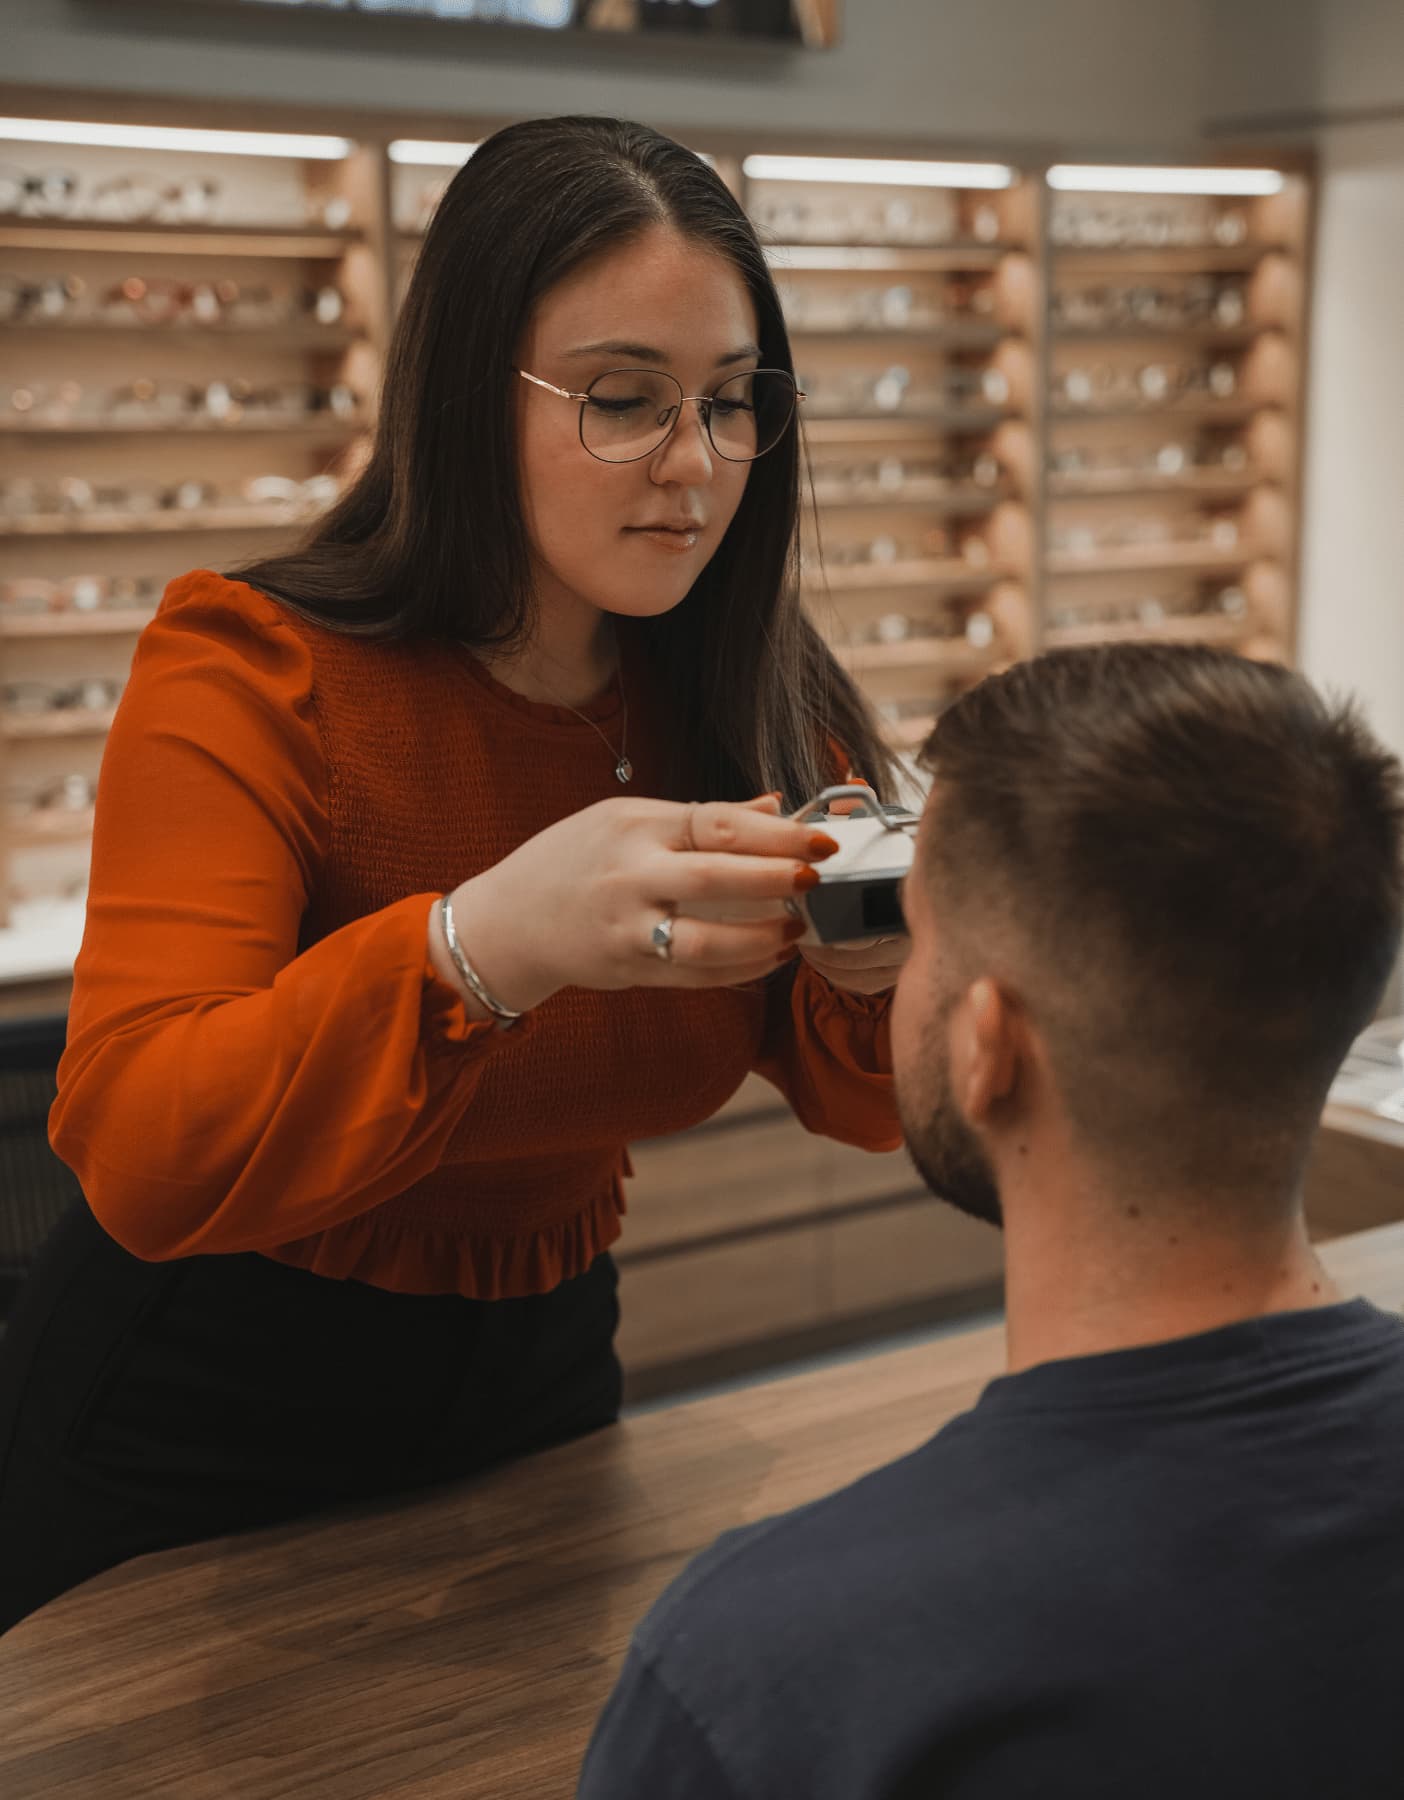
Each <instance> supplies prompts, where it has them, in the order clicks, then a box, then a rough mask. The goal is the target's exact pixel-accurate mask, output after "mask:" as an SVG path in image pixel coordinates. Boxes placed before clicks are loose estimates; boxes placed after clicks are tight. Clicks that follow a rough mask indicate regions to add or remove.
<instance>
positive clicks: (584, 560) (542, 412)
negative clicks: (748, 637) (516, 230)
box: [516, 225, 760, 618]
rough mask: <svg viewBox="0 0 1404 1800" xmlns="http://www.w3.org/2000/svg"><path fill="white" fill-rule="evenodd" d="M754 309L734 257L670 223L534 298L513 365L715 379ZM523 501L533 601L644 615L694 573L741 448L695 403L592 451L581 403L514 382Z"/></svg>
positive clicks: (711, 545)
mask: <svg viewBox="0 0 1404 1800" xmlns="http://www.w3.org/2000/svg"><path fill="white" fill-rule="evenodd" d="M757 337H758V332H757V324H756V314H755V308H754V307H753V306H752V304H751V299H750V295H749V294H748V293H747V291H746V286H745V283H744V282H743V281H742V279H741V277H740V275H739V274H738V273H737V272H736V270H735V269H734V268H733V266H732V265H731V263H729V262H728V261H726V260H725V258H723V257H722V256H719V255H717V254H716V253H715V252H713V251H709V250H706V249H703V248H701V247H700V246H698V245H697V244H695V243H693V242H692V241H691V240H689V239H687V238H684V237H681V236H679V235H678V233H677V232H675V231H673V230H672V229H671V228H669V227H667V226H662V225H659V226H653V227H650V229H649V230H648V231H647V232H646V233H644V235H642V236H641V237H638V238H635V239H634V240H633V241H632V242H630V243H628V244H626V245H624V246H622V247H621V248H620V249H618V250H614V251H611V252H610V253H609V254H608V255H606V256H602V257H600V258H599V259H598V260H597V261H595V262H592V263H590V264H588V265H587V266H586V267H584V268H582V269H580V270H577V271H576V272H575V273H574V274H572V275H569V276H567V277H566V278H565V280H563V281H562V282H560V283H559V284H558V285H557V286H556V287H554V288H553V289H552V290H551V291H550V293H548V294H547V295H546V296H545V298H544V299H543V300H542V301H541V302H540V304H539V305H538V306H537V308H536V311H535V313H534V314H533V316H532V318H531V320H530V322H529V324H528V326H527V329H526V331H525V333H524V334H523V337H522V340H521V344H520V346H519V350H518V357H517V365H516V366H517V367H518V368H519V369H526V370H529V371H530V373H531V374H533V375H537V376H539V377H540V378H541V379H542V380H543V381H549V382H551V383H552V384H553V385H554V386H555V387H558V388H567V389H569V390H570V392H571V393H577V394H578V393H583V392H584V391H585V389H586V388H587V387H588V386H589V385H590V383H591V382H592V381H593V380H594V379H595V377H596V376H598V375H603V374H605V373H606V372H607V371H608V370H611V369H629V368H632V369H658V370H663V371H665V372H666V373H667V374H669V375H672V376H674V377H675V378H676V379H677V380H678V381H679V382H680V383H681V384H682V390H683V393H684V394H688V395H692V394H710V393H712V392H713V391H714V390H715V389H716V388H717V387H718V386H719V385H720V383H721V382H723V381H725V380H726V378H727V377H728V376H729V375H736V374H740V373H742V372H744V371H745V370H748V369H754V368H756V367H758V365H759V361H760V351H759V348H758V344H757ZM516 404H517V409H518V411H517V433H518V445H519V465H518V466H519V472H520V480H521V491H522V507H523V512H524V514H525V517H526V522H527V531H528V534H529V537H530V543H531V553H532V562H533V566H534V573H535V578H536V588H537V596H538V599H539V601H540V604H541V606H542V609H543V611H550V610H552V609H560V608H573V607H578V606H580V605H582V604H583V605H586V606H590V607H593V608H595V609H596V610H597V611H599V612H608V613H619V614H623V615H627V616H630V617H633V618H650V617H653V616H655V615H657V614H659V613H665V612H668V611H669V610H670V609H671V608H672V607H674V606H676V605H677V604H678V602H679V601H680V600H681V599H682V598H683V597H684V595H685V594H686V593H687V591H688V589H689V588H690V587H691V586H692V584H693V582H694V581H695V580H696V579H697V577H698V575H699V574H700V573H701V571H702V570H703V568H705V567H706V565H707V562H708V561H709V559H710V558H711V556H712V555H713V553H714V552H715V550H716V548H717V546H718V544H720V542H721V540H722V537H723V535H724V533H725V531H726V528H727V526H728V525H729V524H730V523H731V520H732V518H733V516H734V515H735V512H736V508H737V506H738V505H739V504H740V501H741V496H742V494H743V493H744V492H745V487H746V478H747V475H748V473H749V468H750V465H749V464H748V463H736V462H728V461H726V460H725V459H723V458H722V457H720V456H718V455H717V453H716V451H715V450H714V449H713V448H712V445H711V443H710V441H709V439H708V437H707V433H706V430H705V427H704V426H703V424H702V420H701V417H700V414H699V409H698V408H697V407H696V406H692V405H686V406H684V407H683V409H682V414H681V417H680V419H679V421H678V423H677V426H676V429H675V430H674V431H673V432H672V434H671V436H670V437H669V438H668V439H667V441H666V442H665V443H664V444H663V445H662V446H661V447H660V448H659V449H658V450H656V451H654V452H653V453H652V454H650V455H648V456H645V457H643V458H642V459H641V460H640V461H637V462H627V463H606V462H600V461H599V460H597V459H596V458H595V457H593V456H591V455H590V453H589V452H588V451H587V450H586V449H585V448H584V446H583V445H582V443H581V441H580V424H579V420H580V405H579V402H578V401H572V400H563V399H561V398H560V396H559V395H556V394H550V393H547V392H545V390H544V389H541V388H538V387H535V386H533V385H532V383H530V382H528V381H520V380H519V381H518V383H517V397H516Z"/></svg>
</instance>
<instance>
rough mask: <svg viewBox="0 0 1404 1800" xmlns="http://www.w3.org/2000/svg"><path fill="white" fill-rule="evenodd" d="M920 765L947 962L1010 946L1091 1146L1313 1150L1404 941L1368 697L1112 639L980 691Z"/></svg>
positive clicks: (1189, 1151)
mask: <svg viewBox="0 0 1404 1800" xmlns="http://www.w3.org/2000/svg"><path fill="white" fill-rule="evenodd" d="M922 763H923V766H924V767H925V768H926V769H927V770H928V771H929V772H930V773H931V775H932V776H933V777H934V789H933V793H934V806H935V812H934V816H933V818H932V821H931V827H932V828H931V831H930V833H929V834H928V837H927V839H926V840H924V841H925V842H926V843H927V844H928V846H929V848H928V851H927V856H926V866H925V869H924V873H925V874H926V876H927V878H928V879H929V881H930V884H931V887H930V892H931V897H932V905H933V910H934V912H935V916H936V918H937V921H938V931H939V932H940V934H941V935H942V936H943V937H946V938H947V939H948V940H949V942H950V945H951V950H952V955H953V957H954V959H955V965H956V966H955V968H954V969H953V971H952V973H953V974H954V975H956V977H957V978H959V975H960V973H961V968H960V965H961V961H962V958H963V957H966V958H967V959H968V955H969V954H970V953H978V954H979V955H980V956H982V957H986V958H987V959H988V958H989V957H992V958H993V959H995V960H996V961H997V960H999V959H1001V958H1002V959H1003V960H1004V964H1005V967H1004V973H1005V974H1006V976H1007V977H1008V978H1009V979H1010V980H1011V981H1012V982H1013V983H1014V985H1015V986H1016V988H1019V989H1021V990H1022V991H1021V992H1020V999H1021V1001H1022V1002H1023V1003H1024V1004H1025V1005H1026V1006H1027V1007H1028V1009H1029V1011H1030V1013H1031V1015H1032V1016H1033V1017H1034V1018H1036V1019H1037V1021H1038V1023H1039V1026H1040V1028H1041V1030H1042V1031H1043V1033H1044V1035H1045V1041H1046V1042H1047V1045H1048V1052H1049V1056H1050V1058H1051V1060H1052V1062H1053V1066H1054V1070H1055V1074H1056V1077H1057V1079H1058V1082H1059V1086H1060V1089H1061V1092H1062V1095H1063V1099H1064V1103H1065V1104H1066V1106H1067V1107H1068V1111H1069V1115H1070V1117H1071V1118H1072V1120H1073V1122H1074V1124H1075V1125H1076V1126H1077V1127H1078V1129H1079V1130H1080V1131H1081V1132H1082V1133H1083V1135H1084V1137H1090V1138H1095V1139H1096V1140H1098V1141H1100V1142H1101V1143H1102V1144H1103V1145H1104V1146H1105V1147H1106V1148H1107V1149H1108V1150H1110V1151H1113V1152H1114V1153H1116V1154H1117V1155H1119V1156H1125V1155H1126V1154H1128V1153H1131V1152H1133V1151H1134V1150H1135V1148H1136V1146H1137V1144H1139V1145H1140V1147H1141V1149H1142V1150H1143V1151H1144V1153H1145V1154H1147V1155H1153V1156H1157V1157H1159V1156H1162V1155H1165V1154H1167V1151H1168V1153H1169V1154H1170V1155H1171V1156H1180V1157H1182V1159H1183V1162H1184V1164H1185V1167H1186V1168H1187V1169H1188V1168H1189V1167H1190V1166H1193V1167H1194V1169H1195V1170H1196V1171H1197V1172H1202V1169H1203V1167H1204V1163H1205V1159H1206V1158H1209V1159H1216V1160H1217V1163H1218V1166H1219V1167H1220V1168H1221V1169H1222V1170H1224V1171H1228V1170H1229V1169H1230V1168H1232V1167H1236V1166H1238V1165H1239V1164H1240V1162H1241V1161H1242V1159H1243V1158H1252V1159H1254V1160H1253V1162H1252V1164H1251V1166H1253V1167H1258V1166H1260V1165H1261V1159H1262V1157H1263V1155H1264V1154H1271V1153H1272V1147H1273V1146H1274V1145H1276V1146H1277V1147H1278V1149H1280V1150H1281V1151H1282V1153H1283V1154H1284V1156H1285V1155H1289V1154H1290V1155H1295V1156H1297V1157H1298V1158H1300V1156H1301V1155H1303V1154H1304V1153H1305V1148H1306V1144H1307V1143H1308V1142H1309V1139H1310V1134H1311V1131H1312V1129H1313V1128H1314V1126H1315V1124H1316V1120H1317V1117H1318V1116H1319V1112H1320V1107H1321V1104H1322V1101H1323V1100H1324V1097H1325V1094H1326V1090H1327V1088H1328V1087H1329V1084H1330V1081H1331V1079H1332V1077H1333V1076H1334V1074H1335V1072H1336V1070H1337V1069H1338V1067H1339V1066H1340V1063H1341V1060H1342V1058H1343V1057H1344V1055H1345V1053H1346V1051H1347V1049H1348V1048H1349V1046H1350V1043H1351V1040H1352V1038H1353V1037H1354V1036H1355V1034H1356V1033H1357V1032H1358V1031H1359V1030H1360V1029H1361V1028H1362V1027H1363V1026H1364V1025H1365V1024H1366V1023H1368V1021H1369V1019H1370V1017H1371V1015H1372V1012H1373V1009H1374V1007H1375V1006H1376V1004H1377V1003H1378V1001H1379V997H1380V994H1381V992H1382V990H1383V988H1384V985H1385V983H1386V981H1387V980H1388V977H1389V973H1390V970H1391V968H1392V966H1393V963H1394V959H1395V957H1396V955H1397V953H1398V949H1399V942H1400V920H1401V907H1402V906H1404V774H1402V773H1401V769H1400V765H1399V763H1398V761H1397V760H1396V759H1395V758H1394V757H1393V756H1392V755H1390V754H1389V753H1388V752H1387V751H1386V750H1385V749H1384V748H1383V747H1382V746H1381V745H1380V744H1379V743H1378V742H1377V741H1376V740H1375V738H1374V737H1373V736H1372V735H1371V733H1370V731H1369V730H1368V729H1367V727H1366V726H1365V724H1364V722H1363V720H1362V719H1361V717H1360V715H1359V713H1358V711H1357V710H1356V708H1355V707H1354V706H1353V705H1352V704H1348V703H1347V704H1328V703H1327V702H1325V701H1323V700H1322V698H1321V697H1320V696H1319V695H1318V694H1317V693H1316V692H1315V691H1314V690H1313V688H1312V687H1311V686H1310V685H1309V684H1308V683H1307V682H1306V681H1305V680H1303V679H1302V677H1301V676H1299V675H1297V674H1294V673H1292V672H1291V671H1289V670H1287V669H1285V668H1282V667H1279V666H1276V665H1271V664H1266V663H1260V662H1252V661H1249V660H1247V659H1245V658H1241V657H1238V656H1234V655H1231V654H1229V653H1227V652H1222V651H1216V650H1210V649H1205V648H1200V647H1194V646H1172V645H1115V646H1112V645H1102V646H1097V647H1093V648H1090V649H1079V650H1067V651H1056V652H1053V653H1050V654H1047V655H1043V656H1039V657H1036V658H1035V659H1033V660H1032V661H1029V662H1026V663H1022V664H1018V665H1016V666H1015V667H1013V668H1011V669H1009V670H1008V671H1007V672H1005V673H1003V674H1000V675H997V676H993V677H991V678H989V679H988V680H986V681H984V682H982V683H981V684H980V685H979V686H977V687H976V688H974V689H972V690H971V691H970V692H969V693H968V694H966V695H964V696H963V697H962V698H961V699H959V700H958V701H957V702H956V703H955V704H954V705H953V706H951V707H950V708H949V710H948V711H946V712H945V713H944V714H943V715H942V717H941V719H940V720H939V722H938V724H937V727H936V729H935V731H934V732H933V734H932V736H931V738H930V740H929V742H928V744H927V746H926V747H925V749H924V751H923V753H922ZM964 972H965V973H967V974H973V973H976V972H978V971H977V970H976V969H975V968H974V965H973V964H969V963H968V960H967V967H966V969H965V971H964ZM1240 1153H1241V1154H1240Z"/></svg>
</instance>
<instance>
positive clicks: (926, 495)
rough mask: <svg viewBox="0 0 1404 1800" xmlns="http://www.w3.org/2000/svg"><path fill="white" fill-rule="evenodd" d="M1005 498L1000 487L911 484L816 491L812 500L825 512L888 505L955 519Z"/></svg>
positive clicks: (870, 509) (990, 509)
mask: <svg viewBox="0 0 1404 1800" xmlns="http://www.w3.org/2000/svg"><path fill="white" fill-rule="evenodd" d="M1009 497H1010V496H1009V495H1008V493H1006V492H1005V490H1004V489H1003V488H984V487H962V488H952V487H944V488H943V487H937V486H934V485H933V486H932V487H930V488H927V489H922V488H920V487H919V486H918V485H916V484H915V483H912V484H908V485H907V486H904V487H901V488H897V489H895V490H892V491H890V492H886V493H884V492H883V491H882V490H881V489H875V490H874V491H873V492H871V493H859V494H853V493H847V494H832V495H828V496H825V495H824V494H822V493H820V492H816V494H815V502H816V504H817V505H819V506H821V507H822V508H823V510H824V511H825V512H826V513H831V512H859V511H861V512H874V511H881V510H882V509H883V508H884V507H890V508H893V509H894V510H901V511H915V512H939V513H945V514H946V515H947V516H948V517H957V518H958V517H965V516H975V515H978V514H980V513H987V512H993V511H994V509H995V507H997V506H998V505H999V504H1000V502H1001V501H1004V500H1008V499H1009Z"/></svg>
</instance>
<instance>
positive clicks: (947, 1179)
mask: <svg viewBox="0 0 1404 1800" xmlns="http://www.w3.org/2000/svg"><path fill="white" fill-rule="evenodd" d="M918 1086H920V1087H921V1088H923V1089H924V1090H925V1091H924V1092H921V1093H918V1092H916V1091H915V1090H916V1089H917V1087H918ZM897 1111H898V1115H899V1117H900V1118H901V1121H902V1135H903V1137H904V1138H905V1139H906V1141H907V1154H908V1156H910V1157H911V1159H912V1162H913V1163H914V1164H915V1166H916V1171H917V1174H918V1175H920V1176H921V1178H922V1180H923V1181H924V1182H925V1183H926V1185H927V1187H928V1188H930V1190H931V1192H932V1193H933V1194H935V1196H936V1197H937V1199H938V1200H945V1201H946V1202H948V1204H950V1205H951V1206H954V1207H955V1208H956V1210H957V1211H958V1212H963V1213H967V1214H968V1215H969V1216H970V1217H971V1218H972V1219H979V1220H981V1221H982V1222H983V1223H984V1224H986V1225H999V1226H1003V1224H1004V1209H1003V1207H1002V1206H1001V1205H1000V1199H999V1183H998V1182H997V1181H996V1179H995V1172H994V1166H993V1164H992V1163H991V1162H990V1159H989V1157H988V1156H987V1155H986V1154H985V1149H984V1146H983V1145H982V1144H981V1142H980V1140H979V1138H978V1137H977V1136H976V1135H975V1133H974V1131H972V1130H971V1128H970V1126H969V1125H968V1124H967V1123H966V1121H965V1118H964V1116H963V1115H962V1113H961V1111H960V1108H959V1107H958V1106H957V1105H956V1102H955V1095H954V1094H953V1093H952V1091H951V1070H950V1062H949V1060H948V1058H947V1057H946V1054H945V1023H944V1020H939V1021H936V1022H935V1024H934V1027H933V1029H932V1030H931V1031H929V1032H928V1033H926V1034H925V1041H924V1043H923V1046H922V1058H921V1079H920V1081H919V1082H918V1081H916V1080H913V1079H912V1078H911V1077H909V1078H908V1079H907V1081H905V1082H903V1083H900V1084H899V1085H898V1087H897Z"/></svg>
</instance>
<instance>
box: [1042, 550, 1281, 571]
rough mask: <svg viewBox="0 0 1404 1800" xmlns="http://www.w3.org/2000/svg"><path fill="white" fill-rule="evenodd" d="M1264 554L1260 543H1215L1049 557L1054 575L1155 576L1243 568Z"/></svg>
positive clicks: (1098, 551)
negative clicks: (1161, 571)
mask: <svg viewBox="0 0 1404 1800" xmlns="http://www.w3.org/2000/svg"><path fill="white" fill-rule="evenodd" d="M1263 554H1264V552H1263V548H1262V546H1261V545H1260V544H1235V545H1234V546H1233V547H1232V549H1222V550H1221V549H1219V548H1218V547H1217V546H1216V545H1214V544H1118V545H1116V546H1114V547H1111V548H1108V549H1106V550H1095V551H1092V552H1090V553H1089V554H1087V555H1077V554H1075V553H1072V552H1069V551H1053V552H1052V553H1051V554H1050V555H1049V557H1048V563H1047V568H1048V573H1049V575H1051V576H1060V575H1061V576H1069V575H1137V574H1154V573H1155V571H1156V570H1158V569H1181V570H1189V571H1200V570H1202V571H1203V572H1204V573H1205V574H1212V573H1214V572H1215V571H1217V570H1221V569H1241V568H1242V567H1243V566H1244V565H1245V564H1246V563H1250V562H1256V561H1257V560H1258V559H1259V558H1260V557H1261V556H1262V555H1263Z"/></svg>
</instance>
